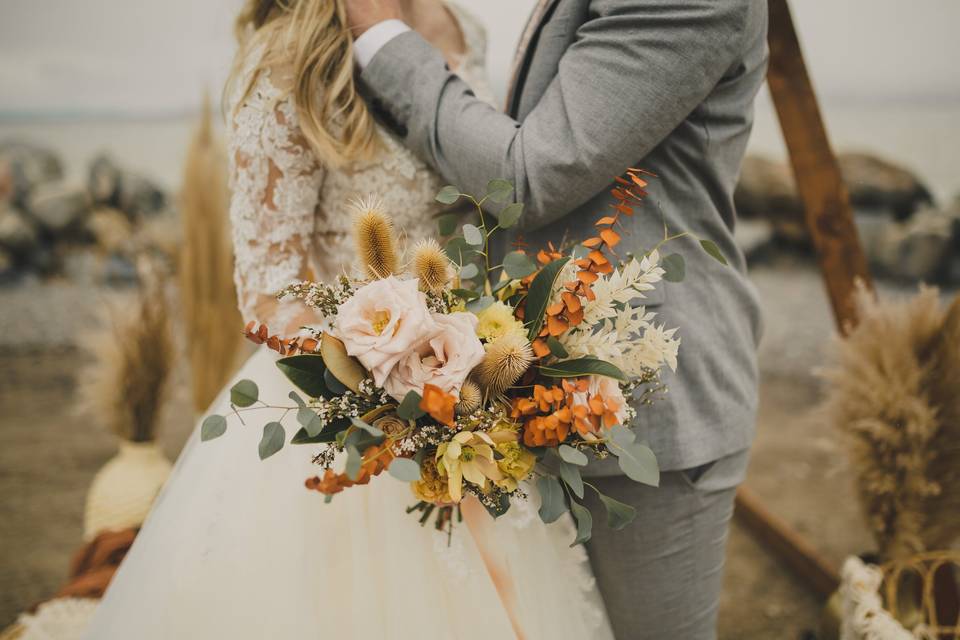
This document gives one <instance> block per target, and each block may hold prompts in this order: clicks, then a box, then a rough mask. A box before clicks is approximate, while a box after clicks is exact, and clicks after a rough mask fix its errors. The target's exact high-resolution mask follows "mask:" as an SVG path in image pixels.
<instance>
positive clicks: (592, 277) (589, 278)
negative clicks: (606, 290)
mask: <svg viewBox="0 0 960 640" xmlns="http://www.w3.org/2000/svg"><path fill="white" fill-rule="evenodd" d="M599 277H600V276H598V275H597V274H595V273H592V272H590V271H581V272H579V273H578V274H577V280H579V281H580V282H583V283H584V284H593V283H594V282H596V281H597V278H599Z"/></svg>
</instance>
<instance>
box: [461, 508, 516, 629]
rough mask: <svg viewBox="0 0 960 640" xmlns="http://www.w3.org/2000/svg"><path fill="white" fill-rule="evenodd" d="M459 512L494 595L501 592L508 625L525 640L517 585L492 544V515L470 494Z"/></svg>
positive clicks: (501, 556)
mask: <svg viewBox="0 0 960 640" xmlns="http://www.w3.org/2000/svg"><path fill="white" fill-rule="evenodd" d="M460 512H461V513H462V514H463V519H464V521H465V522H466V523H467V528H468V529H469V530H470V534H471V535H472V536H473V541H474V543H476V545H477V550H478V551H479V552H480V557H481V558H482V559H483V564H484V565H486V567H487V573H489V574H490V580H492V581H493V586H494V588H495V589H496V590H497V595H498V596H500V602H501V603H503V608H504V609H505V610H506V613H507V618H508V619H509V620H510V626H512V627H513V632H514V634H516V636H517V640H524V639H525V637H526V636H525V635H524V633H523V629H522V628H521V627H520V619H519V615H518V613H517V589H516V586H515V585H514V584H513V578H511V576H510V570H509V569H508V568H507V564H506V562H504V559H503V555H502V554H499V553H497V550H496V548H495V545H494V533H493V518H491V517H490V514H489V513H487V510H486V509H484V507H483V505H482V504H480V501H479V500H477V499H476V498H473V497H470V498H467V499H466V500H464V501H463V502H461V503H460Z"/></svg>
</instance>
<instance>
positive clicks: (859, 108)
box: [0, 94, 960, 203]
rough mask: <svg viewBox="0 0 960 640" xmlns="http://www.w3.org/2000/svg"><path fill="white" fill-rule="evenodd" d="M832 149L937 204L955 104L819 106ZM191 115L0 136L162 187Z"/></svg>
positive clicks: (765, 136)
mask: <svg viewBox="0 0 960 640" xmlns="http://www.w3.org/2000/svg"><path fill="white" fill-rule="evenodd" d="M823 111H824V116H825V119H826V123H827V129H828V132H829V133H830V135H831V138H832V140H833V145H834V149H837V150H859V151H869V152H872V153H876V154H878V155H880V156H882V157H884V158H886V159H888V160H890V161H892V162H895V163H899V164H903V165H905V166H907V167H908V168H910V169H912V170H914V171H915V172H916V173H917V174H918V175H919V176H920V177H921V179H922V180H924V181H925V182H926V183H927V185H928V186H929V187H930V189H931V191H932V192H933V193H934V194H935V196H936V197H937V199H938V201H939V202H941V203H946V202H949V201H950V200H951V199H952V198H954V197H955V196H956V195H957V194H960V103H957V104H953V103H946V104H944V103H940V104H936V103H934V104H930V103H920V104H911V103H903V102H901V103H896V104H890V103H886V104H884V103H881V104H876V103H839V104H830V103H828V104H826V105H825V106H824V108H823ZM195 122H196V116H193V115H180V116H174V117H168V118H152V119H110V120H104V119H85V120H70V119H65V120H48V121H29V120H24V121H17V122H10V121H7V122H4V121H2V120H0V140H3V139H6V138H9V137H17V138H21V139H25V140H33V141H35V142H37V143H40V144H43V145H49V146H50V147H52V148H54V149H56V150H57V151H58V152H59V153H60V154H61V155H62V157H63V159H64V162H65V164H66V166H67V170H68V175H69V176H70V177H71V178H72V179H76V180H82V179H83V176H84V172H85V171H86V166H87V163H88V162H89V161H90V159H91V158H92V157H94V156H95V155H96V154H97V153H99V152H101V151H107V152H109V153H110V154H111V155H112V156H114V157H115V158H116V159H117V160H118V161H119V162H120V163H121V164H123V165H124V166H126V167H128V168H130V169H133V170H137V171H140V172H143V173H144V174H146V175H149V176H152V177H153V178H154V179H156V180H157V181H159V182H160V183H161V184H162V185H163V186H165V187H167V188H170V189H175V188H176V187H177V185H179V184H180V179H181V173H182V167H183V160H184V155H185V153H186V147H187V143H188V141H189V138H190V134H191V131H192V130H193V127H194V126H195ZM750 152H751V153H762V154H765V155H770V156H772V157H775V158H783V159H786V151H785V149H784V145H783V138H782V136H781V134H780V128H779V123H778V122H777V118H776V114H775V113H774V111H773V108H772V106H771V104H770V102H769V99H768V98H767V96H766V94H764V95H761V97H760V99H759V100H758V103H757V110H756V126H755V128H754V134H753V137H752V139H751V143H750Z"/></svg>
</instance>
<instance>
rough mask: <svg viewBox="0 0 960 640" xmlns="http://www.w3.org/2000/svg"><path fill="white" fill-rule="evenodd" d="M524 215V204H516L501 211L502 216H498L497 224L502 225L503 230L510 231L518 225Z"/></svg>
mask: <svg viewBox="0 0 960 640" xmlns="http://www.w3.org/2000/svg"><path fill="white" fill-rule="evenodd" d="M522 215H523V204H522V203H520V202H514V203H511V204H508V205H507V206H505V207H504V208H503V211H501V212H500V215H499V216H497V222H498V223H499V224H500V228H501V229H509V228H510V227H512V226H513V225H515V224H517V222H518V221H519V220H520V216H522Z"/></svg>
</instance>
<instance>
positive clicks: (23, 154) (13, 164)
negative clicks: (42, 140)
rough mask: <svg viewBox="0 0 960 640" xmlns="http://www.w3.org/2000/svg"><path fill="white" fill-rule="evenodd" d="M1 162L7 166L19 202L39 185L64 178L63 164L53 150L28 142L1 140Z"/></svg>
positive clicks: (14, 196)
mask: <svg viewBox="0 0 960 640" xmlns="http://www.w3.org/2000/svg"><path fill="white" fill-rule="evenodd" d="M0 164H2V165H6V167H7V172H8V173H9V175H10V179H11V181H12V187H13V188H12V192H13V193H12V199H13V200H14V202H17V203H18V204H22V203H23V202H24V201H25V200H26V198H27V197H28V196H29V194H30V192H31V191H33V190H34V189H35V188H36V187H37V186H39V185H41V184H44V183H46V182H52V181H54V180H61V179H62V178H63V165H62V164H61V162H60V158H59V157H57V155H56V154H55V153H54V152H53V151H51V150H49V149H44V148H43V147H38V146H36V145H32V144H28V143H26V142H18V141H12V140H11V141H4V142H0Z"/></svg>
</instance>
